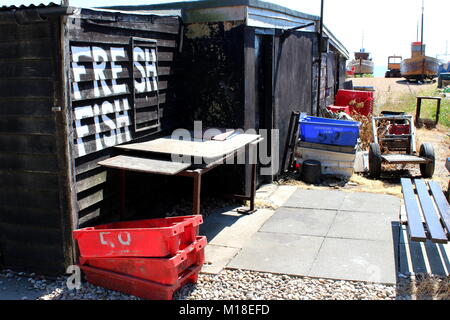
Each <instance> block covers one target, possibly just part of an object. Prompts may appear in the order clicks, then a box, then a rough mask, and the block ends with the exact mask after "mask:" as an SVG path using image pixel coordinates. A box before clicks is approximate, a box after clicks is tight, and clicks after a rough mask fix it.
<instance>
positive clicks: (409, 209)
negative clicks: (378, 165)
mask: <svg viewBox="0 0 450 320" xmlns="http://www.w3.org/2000/svg"><path fill="white" fill-rule="evenodd" d="M401 183H402V191H403V199H404V201H405V207H406V216H407V217H408V225H407V227H408V233H409V237H410V239H411V240H412V241H419V242H425V241H426V240H427V236H426V235H425V230H424V228H423V223H422V218H421V216H420V209H419V206H418V204H417V198H416V195H415V194H414V189H413V185H412V183H411V180H410V179H406V178H402V179H401Z"/></svg>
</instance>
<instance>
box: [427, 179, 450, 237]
mask: <svg viewBox="0 0 450 320" xmlns="http://www.w3.org/2000/svg"><path fill="white" fill-rule="evenodd" d="M428 184H429V185H430V189H431V194H432V195H433V198H434V201H435V203H436V207H437V208H438V210H439V213H440V215H441V221H442V224H443V225H444V226H445V228H446V229H447V237H448V239H449V240H450V205H449V203H448V202H447V199H445V196H444V193H443V192H442V190H441V187H440V186H439V185H438V184H437V182H435V181H430V182H428Z"/></svg>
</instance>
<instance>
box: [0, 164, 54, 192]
mask: <svg viewBox="0 0 450 320" xmlns="http://www.w3.org/2000/svg"><path fill="white" fill-rule="evenodd" d="M8 169H9V168H8ZM0 181H1V182H2V184H3V185H9V186H13V187H24V188H27V187H30V186H32V187H33V188H36V189H41V190H58V187H59V185H58V176H57V174H56V173H44V172H24V171H15V170H10V169H9V170H3V169H2V170H0Z"/></svg>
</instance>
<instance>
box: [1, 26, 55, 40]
mask: <svg viewBox="0 0 450 320" xmlns="http://www.w3.org/2000/svg"><path fill="white" fill-rule="evenodd" d="M0 34H1V35H2V36H1V38H0V41H1V42H11V41H12V42H23V41H25V40H36V39H50V38H52V37H53V36H54V33H53V30H52V29H51V25H50V24H49V23H39V24H37V23H32V24H8V25H0Z"/></svg>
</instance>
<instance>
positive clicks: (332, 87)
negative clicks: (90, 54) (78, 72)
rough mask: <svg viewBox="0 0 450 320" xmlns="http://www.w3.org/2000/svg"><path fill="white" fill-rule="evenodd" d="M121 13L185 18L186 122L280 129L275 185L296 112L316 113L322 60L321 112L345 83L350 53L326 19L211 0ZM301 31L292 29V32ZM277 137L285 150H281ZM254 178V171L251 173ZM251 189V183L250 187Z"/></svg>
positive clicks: (274, 150)
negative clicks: (321, 34) (321, 28)
mask: <svg viewBox="0 0 450 320" xmlns="http://www.w3.org/2000/svg"><path fill="white" fill-rule="evenodd" d="M111 9H116V10H125V11H126V10H132V11H141V12H147V13H163V14H177V15H179V16H180V17H181V18H182V20H183V25H184V37H183V39H184V40H183V50H182V55H181V58H180V60H181V61H182V63H181V64H180V74H182V75H183V76H182V77H180V79H179V80H180V85H179V88H180V90H179V91H178V96H179V97H180V101H183V107H182V109H183V110H186V111H188V112H187V114H186V116H185V117H186V118H187V119H190V120H191V123H192V121H193V120H202V121H203V124H204V126H218V127H223V126H225V127H230V126H231V127H232V128H244V129H256V130H261V129H269V130H270V129H279V137H275V136H270V135H269V136H268V137H266V141H268V143H269V155H270V156H271V163H268V164H267V163H266V164H264V163H262V164H261V167H264V166H266V167H271V169H269V170H272V173H271V174H270V175H260V176H259V183H262V182H270V181H271V180H273V179H274V178H276V177H277V176H278V175H279V174H280V172H281V170H280V166H279V165H277V164H276V163H275V162H277V161H278V163H280V162H281V161H282V159H283V154H284V151H285V141H286V138H287V131H288V126H289V118H290V115H291V112H292V111H293V110H295V111H300V112H307V113H309V114H314V115H315V114H317V111H318V110H317V98H318V94H317V88H318V83H317V82H318V81H319V63H318V62H319V60H320V59H322V71H321V74H322V77H321V78H320V79H321V80H320V81H321V95H320V100H321V106H323V107H325V106H326V105H329V104H332V103H333V102H334V95H335V93H336V92H337V90H338V89H339V88H342V87H343V83H344V81H345V65H346V60H347V59H348V58H349V55H348V51H347V50H346V48H345V47H344V46H343V45H342V44H341V43H340V42H339V40H338V39H337V38H336V37H335V36H334V35H333V34H332V33H331V32H330V31H329V30H328V29H327V28H326V27H324V37H323V43H324V45H323V52H322V53H321V54H319V52H318V51H319V49H318V47H319V46H318V41H319V33H318V31H319V26H320V18H319V17H317V16H313V15H309V14H305V13H302V12H298V11H294V10H290V9H288V8H285V7H282V6H279V5H275V4H272V3H267V2H263V1H258V0H226V1H217V0H205V1H192V2H178V3H167V4H155V5H138V6H116V7H111ZM298 27H301V28H299V29H298V30H295V31H294V30H290V29H292V28H298ZM275 139H278V141H279V143H278V146H279V147H275V143H274V141H275ZM260 169H261V168H260ZM246 174H247V176H249V170H247V173H246ZM246 187H247V188H248V184H247V186H246Z"/></svg>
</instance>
